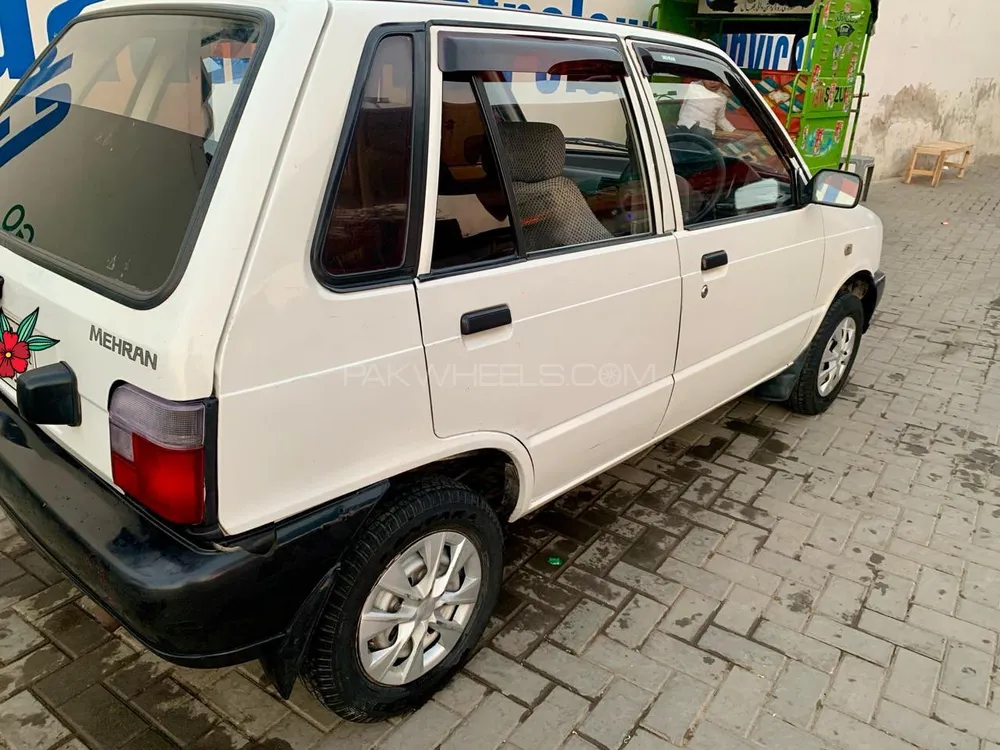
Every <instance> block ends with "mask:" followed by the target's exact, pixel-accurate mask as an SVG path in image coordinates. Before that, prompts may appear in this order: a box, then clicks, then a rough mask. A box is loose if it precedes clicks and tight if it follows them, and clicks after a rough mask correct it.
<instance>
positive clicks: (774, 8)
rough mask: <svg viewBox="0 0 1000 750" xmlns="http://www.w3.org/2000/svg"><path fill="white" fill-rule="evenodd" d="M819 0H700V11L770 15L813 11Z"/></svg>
mask: <svg viewBox="0 0 1000 750" xmlns="http://www.w3.org/2000/svg"><path fill="white" fill-rule="evenodd" d="M817 2H818V0H698V12H699V13H733V14H741V15H753V16H770V15H774V14H778V13H798V14H809V13H812V11H813V8H814V7H815V6H816V3H817Z"/></svg>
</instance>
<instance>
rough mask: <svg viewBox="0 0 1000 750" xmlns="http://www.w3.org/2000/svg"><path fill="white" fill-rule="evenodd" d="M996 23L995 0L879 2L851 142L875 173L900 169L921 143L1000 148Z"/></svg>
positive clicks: (988, 150) (999, 13) (999, 8)
mask: <svg viewBox="0 0 1000 750" xmlns="http://www.w3.org/2000/svg"><path fill="white" fill-rule="evenodd" d="M998 26H1000V2H997V0H882V4H881V8H880V12H879V21H878V27H877V31H876V34H875V37H874V38H873V39H872V41H871V48H870V51H869V53H868V64H867V65H866V71H867V73H868V81H867V86H868V93H869V94H870V96H869V97H868V98H867V99H865V101H864V104H863V108H862V112H861V121H860V123H859V125H858V137H857V141H856V144H855V148H854V153H855V154H865V155H869V156H874V157H875V160H876V161H875V165H876V176H877V177H887V176H892V175H898V174H900V173H901V172H902V171H903V169H904V168H905V167H906V164H907V161H908V159H909V157H910V153H911V152H912V149H913V146H914V145H916V144H917V143H920V142H926V141H935V140H941V139H946V140H962V141H972V142H973V143H975V144H976V153H977V154H980V155H984V154H997V153H1000V125H998V123H1000V87H998V81H1000V43H998V40H997V36H996V29H997V28H998Z"/></svg>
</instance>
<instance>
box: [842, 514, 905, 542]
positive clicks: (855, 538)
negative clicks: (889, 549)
mask: <svg viewBox="0 0 1000 750" xmlns="http://www.w3.org/2000/svg"><path fill="white" fill-rule="evenodd" d="M894 528H895V524H894V523H893V522H892V521H890V520H888V519H885V518H881V517H879V516H874V515H871V514H868V513H864V514H862V516H861V518H860V519H859V520H858V523H857V525H855V527H854V531H852V532H851V541H852V542H858V543H860V544H865V545H868V546H871V547H875V548H877V549H882V548H884V547H886V546H888V544H889V540H890V539H891V538H892V532H893V529H894Z"/></svg>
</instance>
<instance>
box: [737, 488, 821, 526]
mask: <svg viewBox="0 0 1000 750" xmlns="http://www.w3.org/2000/svg"><path fill="white" fill-rule="evenodd" d="M753 507H755V508H759V509H760V510H765V511H767V512H768V514H769V515H772V516H774V517H775V518H778V519H785V520H788V521H792V522H793V523H797V524H799V525H800V526H806V527H807V528H812V527H813V525H814V524H815V523H816V522H817V521H818V520H819V513H816V512H815V511H812V510H807V509H806V508H800V507H799V506H798V505H792V504H791V503H789V502H785V501H784V500H777V499H775V498H773V497H768V496H762V497H759V498H757V499H756V500H755V501H754V504H753Z"/></svg>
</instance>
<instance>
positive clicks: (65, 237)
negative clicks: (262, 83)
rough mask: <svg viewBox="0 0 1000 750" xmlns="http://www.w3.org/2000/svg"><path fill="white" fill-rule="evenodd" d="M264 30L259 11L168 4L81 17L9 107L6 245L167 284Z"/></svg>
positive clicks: (1, 172)
mask: <svg viewBox="0 0 1000 750" xmlns="http://www.w3.org/2000/svg"><path fill="white" fill-rule="evenodd" d="M261 34H262V28H261V25H260V23H258V22H256V21H252V20H246V19H235V18H224V17H210V16H201V15H198V16H194V15H168V14H158V13H156V14H154V13H150V14H141V15H127V16H103V17H97V18H93V19H89V20H85V21H81V22H79V23H77V24H75V25H73V26H71V27H70V28H69V29H68V30H67V32H66V34H65V35H64V36H63V37H62V38H61V39H59V40H58V42H57V43H56V45H55V46H54V47H53V48H51V49H50V50H49V51H48V52H47V53H46V54H45V56H44V58H43V59H42V60H41V61H40V62H39V63H38V65H36V67H35V68H34V69H33V70H32V72H31V73H30V74H29V75H28V76H26V77H25V78H23V79H22V80H21V83H20V85H19V86H18V88H17V89H16V90H15V92H14V94H13V96H12V97H11V99H10V100H9V101H8V103H7V105H6V106H5V107H4V109H3V111H2V112H0V216H2V217H3V220H2V228H3V231H4V232H6V233H7V234H8V235H13V236H14V237H17V238H18V239H19V240H21V242H20V243H16V242H7V243H6V244H8V245H9V246H10V247H12V249H14V250H15V251H17V252H20V253H23V254H26V255H30V256H31V257H32V258H33V259H36V260H39V261H40V262H42V263H43V264H46V265H49V266H50V267H53V268H55V270H57V271H59V272H61V273H63V274H64V275H68V276H71V277H76V278H77V279H78V280H81V281H83V282H84V283H88V285H91V286H95V285H96V286H98V287H106V288H108V289H113V290H114V291H116V292H117V293H118V294H119V295H123V296H125V297H132V298H136V299H139V300H141V299H144V298H146V299H148V298H150V297H153V296H155V295H156V292H157V291H158V290H161V289H162V288H163V287H164V286H165V285H166V284H167V282H168V280H169V279H170V277H171V273H172V271H173V270H174V268H175V266H176V265H177V264H178V259H179V257H180V255H181V253H182V248H183V245H184V244H185V242H184V240H185V235H186V233H187V232H188V229H189V226H190V225H191V223H192V218H193V217H194V216H195V213H196V206H197V204H198V200H199V197H200V196H201V194H202V192H203V190H205V188H206V184H210V181H209V175H210V170H211V169H212V164H213V159H214V158H215V157H216V155H217V154H218V153H220V140H221V136H222V133H223V132H224V130H225V127H226V124H227V123H228V122H229V120H230V119H232V118H233V112H234V111H235V109H236V107H237V101H238V98H239V97H240V96H241V94H245V92H243V89H244V88H246V87H247V86H248V83H247V82H246V79H247V77H248V72H249V70H250V69H251V64H252V63H253V62H254V60H255V57H256V55H257V47H258V43H259V42H260V37H261ZM24 243H26V244H24ZM29 246H30V249H29Z"/></svg>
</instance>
